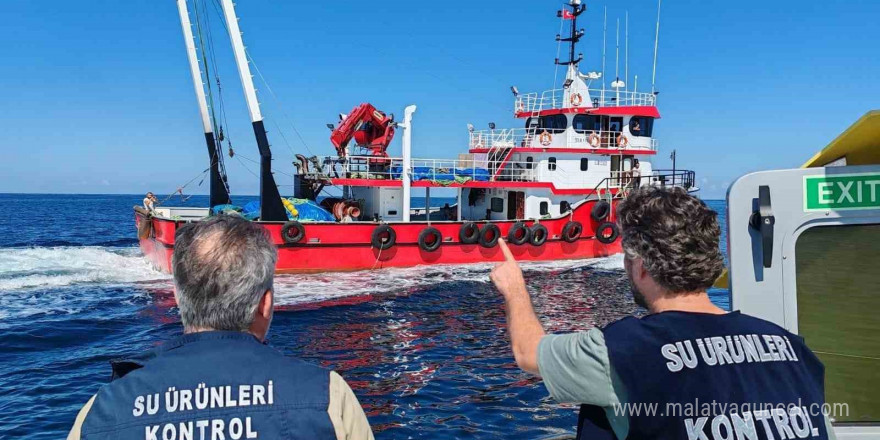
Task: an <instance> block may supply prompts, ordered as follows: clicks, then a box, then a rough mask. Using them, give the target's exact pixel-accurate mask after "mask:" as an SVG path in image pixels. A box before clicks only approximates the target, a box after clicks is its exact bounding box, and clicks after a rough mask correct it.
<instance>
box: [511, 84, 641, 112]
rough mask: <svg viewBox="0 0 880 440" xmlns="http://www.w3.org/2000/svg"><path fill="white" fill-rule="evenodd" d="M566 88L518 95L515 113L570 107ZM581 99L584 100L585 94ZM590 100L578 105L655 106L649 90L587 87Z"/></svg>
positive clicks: (514, 105) (585, 98)
mask: <svg viewBox="0 0 880 440" xmlns="http://www.w3.org/2000/svg"><path fill="white" fill-rule="evenodd" d="M565 95H566V89H552V90H545V91H543V92H540V94H539V93H538V92H531V93H523V94H520V95H518V96H517V97H516V98H515V99H514V103H513V107H514V112H515V113H537V112H540V111H542V110H553V109H561V108H568V107H572V105H571V103H570V102H567V101H566V99H565ZM583 99H584V100H585V101H586V100H587V99H588V97H587V96H584V97H583ZM589 99H590V100H591V101H590V102H584V103H582V104H581V105H580V107H623V106H655V105H656V104H657V95H656V94H654V93H649V92H635V91H628V90H621V91H618V90H614V89H606V88H601V89H594V88H591V89H589Z"/></svg>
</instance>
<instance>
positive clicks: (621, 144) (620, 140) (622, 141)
mask: <svg viewBox="0 0 880 440" xmlns="http://www.w3.org/2000/svg"><path fill="white" fill-rule="evenodd" d="M627 145H629V139H627V138H626V136H624V135H623V134H621V135H620V136H618V137H617V146H618V147H620V148H626V146H627Z"/></svg>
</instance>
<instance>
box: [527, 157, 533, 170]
mask: <svg viewBox="0 0 880 440" xmlns="http://www.w3.org/2000/svg"><path fill="white" fill-rule="evenodd" d="M534 166H535V159H534V158H533V157H532V156H529V157H527V158H526V169H528V170H530V169H532V167H534Z"/></svg>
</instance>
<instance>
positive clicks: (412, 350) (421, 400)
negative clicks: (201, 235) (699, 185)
mask: <svg viewBox="0 0 880 440" xmlns="http://www.w3.org/2000/svg"><path fill="white" fill-rule="evenodd" d="M141 198H142V196H119V195H112V196H103V195H73V196H72V195H10V194H5V195H4V194H0V438H10V439H11V438H31V439H50V438H51V439H57V438H63V437H64V436H65V435H66V432H67V430H68V429H69V426H70V424H71V422H72V421H73V418H74V417H75V415H76V412H77V411H78V409H79V408H80V406H82V404H83V403H85V402H86V400H88V398H89V397H90V396H91V395H92V394H93V393H94V392H95V391H96V390H97V389H98V387H99V386H100V385H101V384H103V383H105V382H106V381H107V379H108V378H109V376H110V369H109V364H108V361H109V360H110V359H111V358H115V357H118V356H120V355H122V354H126V353H133V352H139V351H143V350H146V349H149V348H150V347H153V346H155V345H156V344H158V343H160V342H161V341H164V340H166V339H169V338H172V337H174V336H176V335H179V334H180V333H181V327H180V324H179V320H178V317H177V313H176V310H175V309H174V304H173V299H172V298H173V296H172V292H171V283H170V279H169V277H168V276H167V275H164V274H161V273H159V272H156V271H154V270H152V269H151V268H150V267H149V265H148V264H147V263H146V262H145V261H144V259H143V258H142V257H141V255H140V252H139V250H138V248H137V241H136V239H135V231H134V227H133V224H132V223H133V214H132V210H131V207H132V205H134V204H137V203H140V199H141ZM246 200H247V199H245V200H244V201H246ZM236 201H237V202H240V203H241V202H243V201H242V200H236ZM437 202H438V203H443V202H445V201H443V200H437ZM205 203H206V200H205V198H204V197H199V196H195V197H193V198H192V199H190V200H189V201H188V202H187V204H188V205H195V206H198V205H204V204H205ZM413 203H414V206H419V205H416V203H419V200H418V199H416V200H414V202H413ZM169 204H173V205H179V204H180V203H179V202H178V199H174V200H172V201H171V202H169ZM432 204H435V203H432ZM710 204H711V206H713V207H714V208H715V209H718V210H721V212H722V215H723V203H722V202H721V201H712V202H710ZM722 224H723V223H722ZM725 242H726V240H722V243H723V244H724V243H725ZM489 268H490V266H488V265H475V266H459V267H451V266H450V267H431V268H412V269H392V270H384V271H377V272H361V273H349V274H323V275H296V276H283V277H279V279H278V281H277V282H276V287H277V289H278V293H277V296H278V301H279V304H280V309H279V310H278V312H277V313H276V315H275V321H274V323H273V325H272V333H271V335H270V343H271V344H272V345H274V346H275V347H278V348H280V349H282V350H284V351H285V352H286V353H289V354H291V355H294V356H300V357H303V358H306V359H309V360H311V361H313V362H315V363H318V364H321V365H324V366H326V367H329V368H333V369H336V370H337V371H339V372H340V373H341V374H342V375H343V376H344V377H345V378H346V379H347V380H348V381H349V383H350V384H351V386H352V388H353V389H354V391H355V393H356V394H357V395H358V397H359V399H360V401H361V403H362V404H363V405H364V407H365V408H366V411H367V415H368V417H369V419H370V422H371V424H372V426H373V429H374V431H375V432H376V436H377V438H393V439H402V438H454V437H464V438H498V437H505V438H510V437H516V438H546V437H553V436H558V435H561V434H566V433H573V432H574V425H575V423H576V421H577V419H576V415H575V410H576V409H575V408H574V407H572V406H564V405H558V404H555V403H553V402H551V401H550V400H549V399H548V397H547V393H546V391H545V389H544V387H543V385H542V384H541V382H540V380H539V379H536V378H534V377H531V376H529V375H528V374H525V373H521V372H519V370H517V369H516V367H515V365H514V362H513V358H512V357H511V354H510V351H509V348H508V345H507V339H506V335H505V329H504V315H503V309H502V302H501V300H500V298H499V296H498V294H497V293H496V292H495V291H494V290H493V289H492V288H491V286H490V284H489V283H488V270H489ZM524 269H525V273H526V277H527V280H528V282H529V284H530V287H531V292H532V294H533V296H534V301H535V304H536V307H537V309H538V314H539V316H541V318H542V320H543V322H544V323H545V325H546V326H547V327H548V328H549V330H550V331H555V332H563V331H572V330H579V329H587V328H590V327H593V326H595V325H600V324H604V323H606V322H609V321H612V320H615V319H618V318H620V317H622V316H624V315H626V314H629V313H638V310H637V308H636V307H635V306H634V305H633V304H632V299H631V296H630V295H629V293H628V288H627V283H626V281H625V280H624V275H623V271H622V260H621V259H620V257H610V258H605V259H598V260H591V261H586V262H584V261H581V262H555V263H539V264H529V265H526V266H525V267H524ZM713 297H714V298H713V299H714V300H715V301H716V302H717V303H718V304H719V305H721V306H723V307H726V306H727V304H728V300H727V296H726V294H725V293H724V292H715V293H713Z"/></svg>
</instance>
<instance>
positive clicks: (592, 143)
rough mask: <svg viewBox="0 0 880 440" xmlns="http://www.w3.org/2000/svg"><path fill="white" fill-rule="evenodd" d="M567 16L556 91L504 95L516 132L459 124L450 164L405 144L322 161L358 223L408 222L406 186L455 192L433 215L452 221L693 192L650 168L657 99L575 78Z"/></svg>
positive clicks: (546, 213) (684, 181)
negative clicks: (379, 153)
mask: <svg viewBox="0 0 880 440" xmlns="http://www.w3.org/2000/svg"><path fill="white" fill-rule="evenodd" d="M572 8H573V10H572V12H571V14H572V15H571V17H572V18H571V20H572V33H571V35H569V36H568V37H566V38H561V39H559V41H566V42H570V44H571V47H570V50H569V59H568V60H567V61H559V60H557V64H559V65H563V66H565V68H566V75H565V80H564V83H563V87H562V88H556V89H551V90H547V91H543V92H535V93H523V94H520V93H519V92H518V91H517V89H516V88H515V87H512V88H511V90H512V91H513V93H514V102H513V113H514V116H515V117H516V118H519V119H521V120H522V121H523V126H521V127H516V128H496V127H495V125H494V124H490V129H488V130H475V129H474V128H473V126H472V125H471V124H468V127H469V128H468V132H469V133H468V152H467V153H466V154H459V156H458V158H456V159H411V158H409V144H408V142H407V141H406V140H405V141H404V148H403V149H404V152H403V157H383V158H381V159H377V158H376V157H374V156H347V157H344V158H325V159H324V162H323V163H324V165H325V166H324V168H325V169H326V171H325V173H326V174H327V175H329V180H330V182H332V183H333V184H335V185H340V186H342V187H343V191H344V193H345V194H346V195H347V196H349V197H352V198H355V199H357V200H359V201H361V202H362V205H363V208H364V209H363V210H362V212H363V215H364V218H363V220H386V221H409V220H411V218H410V215H409V214H410V209H409V208H408V206H406V201H408V199H409V188H412V187H416V188H418V187H425V188H427V191H426V193H427V195H428V197H430V188H432V187H453V188H457V196H458V197H457V198H458V204H457V206H456V207H455V213H454V214H455V215H450V213H449V212H448V210H447V212H445V213H441V214H440V215H439V216H438V218H439V219H442V220H455V221H465V220H470V221H480V220H541V219H548V218H557V217H561V216H564V215H566V213H569V212H571V211H572V208H573V207H574V206H575V205H577V204H578V203H580V202H582V201H586V200H596V199H607V200H608V201H609V202H613V201H614V199H615V198H619V197H620V196H621V195H622V194H624V193H625V192H626V191H627V190H628V189H632V188H634V187H636V186H640V185H659V186H667V185H674V186H682V187H685V188H687V189H688V190H696V188H695V181H694V174H693V172H690V171H687V170H658V169H655V168H654V167H653V165H652V163H651V162H652V159H653V158H654V157H655V156H656V154H657V148H658V142H657V140H656V138H655V137H654V124H655V121H656V120H657V119H659V118H660V113H659V111H658V110H657V105H656V102H657V93H654V92H639V91H637V90H635V89H634V90H630V89H629V88H628V87H627V86H626V84H625V83H624V82H623V81H620V80H619V79H618V80H616V81H614V82H612V83H611V88H607V87H606V85H605V82H604V81H601V82H600V81H597V80H599V79H601V76H602V75H601V74H599V73H597V72H589V73H587V74H584V73H581V72H580V71H579V68H578V66H579V63H580V62H581V61H582V57H580V56H578V57H577V58H575V56H574V53H575V44H576V43H577V42H578V40H579V39H580V38H581V37H582V35H583V33H582V32H580V31H576V30H575V29H576V28H575V27H574V26H575V21H576V19H577V15H579V14H580V13H581V12H583V9H582V8H581V7H579V6H578V5H575V4H574V3H573V6H572ZM578 11H580V12H578ZM594 83H596V84H598V86H596V85H594ZM345 123H346V122H345V121H340V124H345ZM408 129H409V124H406V127H404V130H405V131H406V130H408ZM427 204H428V205H430V203H429V202H428V203H427ZM427 215H428V214H426V216H427ZM425 219H428V217H425Z"/></svg>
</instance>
